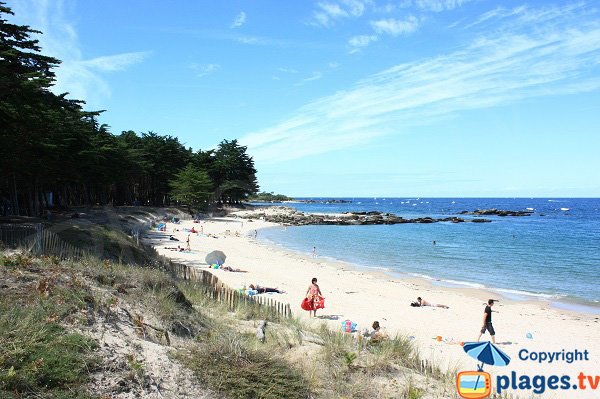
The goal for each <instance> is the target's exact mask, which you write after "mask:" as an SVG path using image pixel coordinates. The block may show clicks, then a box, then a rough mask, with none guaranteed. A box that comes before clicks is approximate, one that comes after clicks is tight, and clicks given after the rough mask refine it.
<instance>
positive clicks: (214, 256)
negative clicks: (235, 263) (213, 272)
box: [205, 251, 227, 266]
mask: <svg viewBox="0 0 600 399" xmlns="http://www.w3.org/2000/svg"><path fill="white" fill-rule="evenodd" d="M225 258H227V256H225V254H224V253H223V252H221V251H212V252H211V253H209V254H208V255H206V258H205V260H206V264H207V265H219V266H221V265H222V264H223V263H225Z"/></svg>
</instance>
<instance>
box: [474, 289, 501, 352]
mask: <svg viewBox="0 0 600 399" xmlns="http://www.w3.org/2000/svg"><path fill="white" fill-rule="evenodd" d="M492 306H494V300H493V299H489V300H488V302H487V306H486V307H485V310H484V311H483V326H482V327H481V331H480V333H479V337H477V341H478V342H479V340H480V339H481V336H482V335H483V334H485V331H486V330H487V331H488V332H489V333H490V336H491V337H492V343H494V344H495V343H496V331H494V326H492ZM496 313H498V312H496Z"/></svg>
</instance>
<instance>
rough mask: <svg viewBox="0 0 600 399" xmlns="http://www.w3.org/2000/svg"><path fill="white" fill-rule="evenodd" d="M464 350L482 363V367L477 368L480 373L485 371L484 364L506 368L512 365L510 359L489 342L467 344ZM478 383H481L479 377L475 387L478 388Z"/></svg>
mask: <svg viewBox="0 0 600 399" xmlns="http://www.w3.org/2000/svg"><path fill="white" fill-rule="evenodd" d="M463 349H464V351H465V352H466V353H467V355H469V356H471V357H472V358H473V359H477V360H478V361H480V362H481V365H479V366H477V368H478V371H483V364H484V363H485V364H489V365H492V366H506V365H507V364H508V363H510V357H509V356H508V355H507V354H506V353H504V352H502V351H501V350H500V349H499V348H498V347H497V346H496V345H494V344H492V343H491V342H489V341H487V342H465V345H464V346H463ZM477 383H479V375H478V376H477V381H475V386H477Z"/></svg>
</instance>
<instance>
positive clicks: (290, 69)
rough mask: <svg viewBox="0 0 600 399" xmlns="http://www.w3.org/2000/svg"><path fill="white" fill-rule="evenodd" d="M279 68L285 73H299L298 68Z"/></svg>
mask: <svg viewBox="0 0 600 399" xmlns="http://www.w3.org/2000/svg"><path fill="white" fill-rule="evenodd" d="M277 70H278V71H279V72H284V73H298V70H296V69H294V68H277Z"/></svg>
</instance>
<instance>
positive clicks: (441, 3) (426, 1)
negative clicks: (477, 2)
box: [414, 0, 472, 12]
mask: <svg viewBox="0 0 600 399" xmlns="http://www.w3.org/2000/svg"><path fill="white" fill-rule="evenodd" d="M470 1H472V0H415V1H414V4H415V5H416V6H417V7H418V8H420V9H422V10H428V11H434V12H441V11H446V10H453V9H455V8H457V7H460V6H462V5H463V4H465V3H468V2H470Z"/></svg>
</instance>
